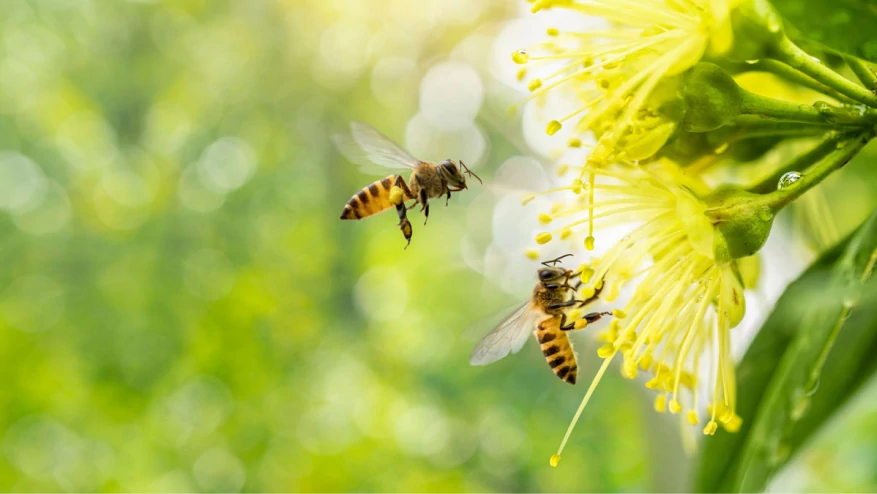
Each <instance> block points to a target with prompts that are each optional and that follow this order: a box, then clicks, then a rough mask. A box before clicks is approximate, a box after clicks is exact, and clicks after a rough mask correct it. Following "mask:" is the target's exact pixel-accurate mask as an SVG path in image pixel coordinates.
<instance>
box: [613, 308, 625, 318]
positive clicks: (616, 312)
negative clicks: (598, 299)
mask: <svg viewBox="0 0 877 494" xmlns="http://www.w3.org/2000/svg"><path fill="white" fill-rule="evenodd" d="M612 315H613V316H615V317H616V318H618V319H624V318H625V317H627V313H626V312H624V311H623V310H621V309H612Z"/></svg>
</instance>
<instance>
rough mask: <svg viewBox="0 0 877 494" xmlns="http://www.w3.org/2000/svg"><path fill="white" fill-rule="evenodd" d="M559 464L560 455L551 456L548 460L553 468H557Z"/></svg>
mask: <svg viewBox="0 0 877 494" xmlns="http://www.w3.org/2000/svg"><path fill="white" fill-rule="evenodd" d="M558 463H560V455H551V459H550V460H548V464H549V465H551V466H552V467H557V464H558Z"/></svg>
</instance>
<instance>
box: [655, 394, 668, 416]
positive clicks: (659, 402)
mask: <svg viewBox="0 0 877 494" xmlns="http://www.w3.org/2000/svg"><path fill="white" fill-rule="evenodd" d="M655 411H656V412H658V413H664V412H665V411H667V397H666V396H664V395H658V396H656V397H655Z"/></svg>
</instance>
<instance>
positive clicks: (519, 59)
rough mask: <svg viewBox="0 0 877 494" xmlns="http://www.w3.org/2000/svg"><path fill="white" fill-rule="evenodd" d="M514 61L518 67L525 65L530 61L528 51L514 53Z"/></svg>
mask: <svg viewBox="0 0 877 494" xmlns="http://www.w3.org/2000/svg"><path fill="white" fill-rule="evenodd" d="M512 60H513V61H514V62H515V63H516V64H518V65H523V64H525V63H527V62H529V61H530V54H529V53H527V50H517V51H515V52H513V53H512Z"/></svg>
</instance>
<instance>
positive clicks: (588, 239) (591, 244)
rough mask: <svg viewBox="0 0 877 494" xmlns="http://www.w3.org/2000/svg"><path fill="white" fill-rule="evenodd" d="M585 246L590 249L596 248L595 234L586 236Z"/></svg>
mask: <svg viewBox="0 0 877 494" xmlns="http://www.w3.org/2000/svg"><path fill="white" fill-rule="evenodd" d="M585 248H586V249H588V250H594V236H593V235H588V236H587V237H585Z"/></svg>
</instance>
